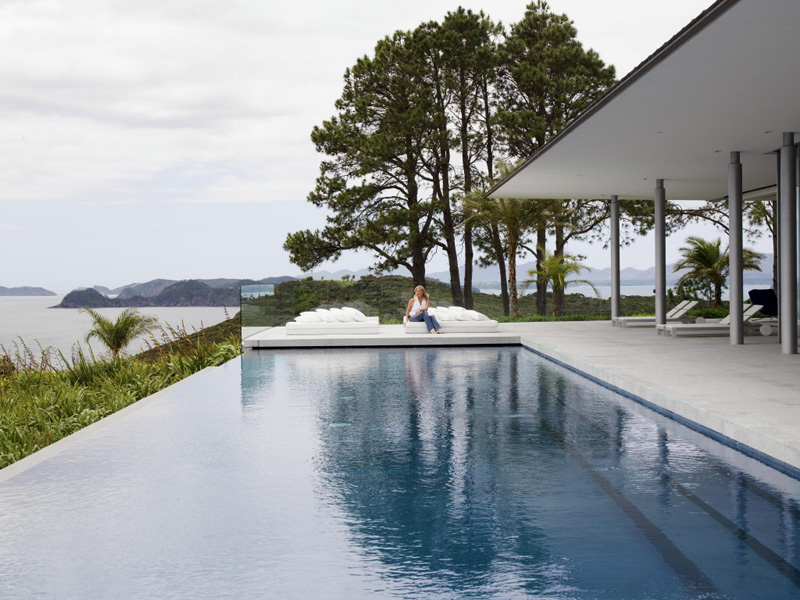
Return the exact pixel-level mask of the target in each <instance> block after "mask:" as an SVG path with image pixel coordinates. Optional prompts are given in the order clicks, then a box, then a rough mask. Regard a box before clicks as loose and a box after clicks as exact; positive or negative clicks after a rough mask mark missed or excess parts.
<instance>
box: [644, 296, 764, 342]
mask: <svg viewBox="0 0 800 600" xmlns="http://www.w3.org/2000/svg"><path fill="white" fill-rule="evenodd" d="M759 310H761V305H760V304H751V305H750V306H748V307H747V308H746V309H745V310H744V312H743V313H742V321H743V322H744V323H745V324H747V323H748V321H750V319H752V318H753V317H754V316H755V314H756V313H757V312H758V311H759ZM753 325H754V326H758V327H760V324H756V323H754V324H753ZM656 329H657V330H658V334H659V335H664V336H667V337H669V336H671V337H678V336H681V335H728V334H729V333H730V330H731V316H730V315H728V316H727V317H725V318H724V319H722V320H721V321H717V322H714V323H711V322H704V323H666V324H665V325H658V326H657V327H656Z"/></svg>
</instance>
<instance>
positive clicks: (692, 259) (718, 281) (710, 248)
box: [674, 236, 764, 308]
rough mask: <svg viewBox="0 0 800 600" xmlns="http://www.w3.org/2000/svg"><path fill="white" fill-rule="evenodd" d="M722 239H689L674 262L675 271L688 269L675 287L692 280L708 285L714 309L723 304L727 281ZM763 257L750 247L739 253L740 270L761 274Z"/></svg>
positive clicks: (728, 261) (728, 263) (726, 266)
mask: <svg viewBox="0 0 800 600" xmlns="http://www.w3.org/2000/svg"><path fill="white" fill-rule="evenodd" d="M721 248H722V240H721V239H720V238H717V239H716V240H715V241H708V240H704V239H703V238H700V237H696V236H690V237H688V238H686V245H685V246H682V247H681V248H680V252H681V254H682V255H683V257H682V258H681V259H680V260H679V261H678V262H676V263H675V268H674V271H675V272H678V271H680V270H681V269H688V271H687V272H686V273H684V274H683V275H681V278H680V279H679V280H678V285H682V284H684V283H687V284H688V283H690V281H691V280H695V281H701V282H707V283H708V284H709V285H710V286H711V287H712V288H713V290H714V308H719V307H720V306H721V305H722V288H724V287H725V282H726V280H727V279H728V270H729V266H730V258H729V256H728V248H725V251H724V252H723V251H722V249H721ZM763 258H764V255H763V254H761V253H759V252H756V251H755V250H753V249H751V248H744V249H743V250H742V269H743V270H745V271H760V270H761V260H762V259H763Z"/></svg>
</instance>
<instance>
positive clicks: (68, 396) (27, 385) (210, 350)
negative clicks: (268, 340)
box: [0, 318, 240, 468]
mask: <svg viewBox="0 0 800 600" xmlns="http://www.w3.org/2000/svg"><path fill="white" fill-rule="evenodd" d="M239 327H240V324H239V319H238V318H233V319H230V320H229V321H226V322H225V323H222V324H220V325H217V326H215V327H213V328H209V329H208V330H202V331H200V332H196V333H194V334H191V335H189V334H186V332H185V331H175V330H171V331H168V332H166V333H164V335H165V339H167V343H166V344H164V345H161V346H157V347H153V348H151V349H150V350H148V352H146V353H144V354H142V355H139V356H136V357H124V356H119V355H118V356H116V357H113V358H111V359H110V360H101V359H98V358H97V357H95V356H94V355H93V354H92V353H91V350H89V351H84V350H82V349H81V348H80V347H78V348H77V350H76V352H75V353H74V354H73V356H72V357H69V358H66V357H64V356H63V355H60V357H59V358H58V359H54V357H53V353H52V352H50V351H49V350H47V349H45V350H44V351H42V352H41V354H40V355H39V356H38V357H37V356H36V354H35V353H34V352H33V351H32V350H31V349H30V348H28V347H27V346H26V345H25V344H24V342H21V346H20V345H17V350H16V352H15V353H14V354H13V355H12V354H11V353H9V352H8V351H6V350H5V349H3V351H4V353H3V354H1V355H0V364H2V365H9V364H10V365H13V369H4V370H0V468H2V467H4V466H7V465H9V464H11V463H13V462H15V461H17V460H19V459H21V458H23V457H25V456H27V455H29V454H31V453H33V452H36V451H37V450H40V449H41V448H44V447H45V446H47V445H48V444H51V443H53V442H55V441H57V440H59V439H61V438H63V437H65V436H68V435H70V434H71V433H74V432H75V431H78V430H79V429H81V428H83V427H86V426H87V425H90V424H92V423H94V422H96V421H98V420H100V419H102V418H103V417H106V416H108V415H110V414H112V413H114V412H116V411H117V410H119V409H121V408H124V407H125V406H128V405H129V404H132V403H133V402H136V401H137V400H140V399H141V398H144V397H146V396H149V395H151V394H153V393H155V392H157V391H159V390H161V389H164V388H165V387H167V386H169V385H172V384H173V383H175V382H177V381H179V380H180V379H183V378H184V377H187V376H189V375H191V374H192V373H195V372H197V371H199V370H201V369H203V368H205V367H208V366H216V365H221V364H223V363H225V362H227V361H228V360H230V359H232V358H234V357H235V356H237V355H238V354H239V353H240V343H239V337H238V335H239V333H238V332H239ZM232 332H235V336H234V335H232Z"/></svg>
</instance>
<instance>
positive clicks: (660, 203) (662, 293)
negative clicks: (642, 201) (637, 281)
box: [654, 179, 667, 325]
mask: <svg viewBox="0 0 800 600" xmlns="http://www.w3.org/2000/svg"><path fill="white" fill-rule="evenodd" d="M654 200H655V210H654V218H655V238H656V323H658V324H659V325H663V324H664V323H666V322H667V193H666V191H665V190H664V180H663V179H656V190H655V197H654Z"/></svg>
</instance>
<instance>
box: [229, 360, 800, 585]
mask: <svg viewBox="0 0 800 600" xmlns="http://www.w3.org/2000/svg"><path fill="white" fill-rule="evenodd" d="M242 373H243V386H242V391H243V403H244V414H245V418H246V419H248V420H252V421H253V424H254V426H256V424H257V426H258V427H259V428H263V429H262V434H263V435H264V436H265V437H266V438H272V439H273V440H274V442H275V445H274V446H273V447H272V449H271V455H270V457H269V460H279V458H278V455H283V456H290V455H291V456H292V460H291V462H292V463H293V464H294V468H291V469H289V465H288V464H287V470H288V471H289V472H287V481H283V482H276V484H277V485H286V486H287V492H288V493H287V497H286V500H287V502H289V503H291V502H292V497H293V492H292V486H291V485H288V484H289V483H291V482H295V484H297V485H300V484H301V482H302V484H303V485H305V486H307V487H308V491H309V492H310V493H311V494H313V513H314V514H315V515H316V517H317V518H320V517H321V521H320V523H319V526H320V527H322V528H333V529H335V530H336V531H337V532H338V533H339V534H340V535H342V536H343V537H344V538H345V539H344V540H342V541H341V542H340V543H341V546H339V547H337V548H336V549H335V552H336V553H338V554H340V555H339V556H337V557H327V558H326V560H325V563H327V564H322V565H317V564H315V563H313V562H311V563H309V562H307V561H306V560H305V558H304V556H303V555H302V553H301V554H299V555H297V556H296V557H295V559H296V561H299V562H294V561H292V563H293V564H291V566H290V567H289V568H290V569H291V570H293V571H302V570H303V569H304V568H305V569H317V568H321V569H323V570H324V571H325V572H326V575H327V576H328V577H330V578H331V579H332V580H341V581H342V582H343V583H342V584H343V585H345V583H344V582H346V587H348V588H349V589H350V590H351V592H352V596H351V597H378V598H383V597H385V598H565V599H566V598H587V599H588V598H593V599H599V598H609V599H622V598H632V599H633V598H636V599H641V598H659V599H668V598H675V599H679V598H680V599H682V598H731V599H733V598H746V599H754V598H798V597H800V570H798V567H800V505H799V504H798V501H800V485H799V484H798V482H797V481H796V480H793V479H791V478H789V477H785V476H783V475H781V474H779V473H776V472H774V471H772V470H770V469H769V468H767V467H766V466H764V465H761V464H760V463H757V462H756V461H753V460H751V459H748V458H746V457H743V456H741V455H738V454H737V453H736V452H734V451H733V450H731V449H729V448H726V447H723V446H720V445H718V444H716V443H715V442H712V441H710V440H708V439H707V438H704V437H702V436H700V435H699V434H696V433H694V432H692V431H690V430H688V429H685V428H683V427H681V426H679V425H677V424H676V423H674V422H672V421H669V420H668V419H665V418H662V417H660V416H658V415H655V414H654V413H651V412H650V411H648V410H646V409H645V408H643V407H641V406H639V405H637V404H636V403H634V402H633V401H630V400H628V399H625V398H623V397H621V396H619V395H617V394H615V393H613V392H611V391H609V390H607V389H604V388H602V387H600V386H597V385H595V384H593V383H591V382H589V381H587V380H585V379H583V378H581V377H580V376H578V375H575V374H572V373H570V372H568V371H566V370H564V369H562V368H560V367H558V366H556V365H553V364H552V363H549V362H547V361H545V360H543V359H541V358H539V357H537V356H535V355H534V354H532V353H530V352H528V351H525V350H523V349H519V348H502V349H471V350H463V349H458V350H456V349H444V350H423V349H413V350H405V349H404V350H399V349H397V350H382V351H375V350H368V351H367V350H362V351H352V350H348V351H334V352H330V351H328V352H323V351H297V352H282V353H278V352H261V353H259V354H256V355H249V356H246V357H245V358H244V360H243V365H242ZM285 591H287V592H288V591H289V590H288V589H287V590H285ZM318 597H324V594H323V595H322V596H318Z"/></svg>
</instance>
